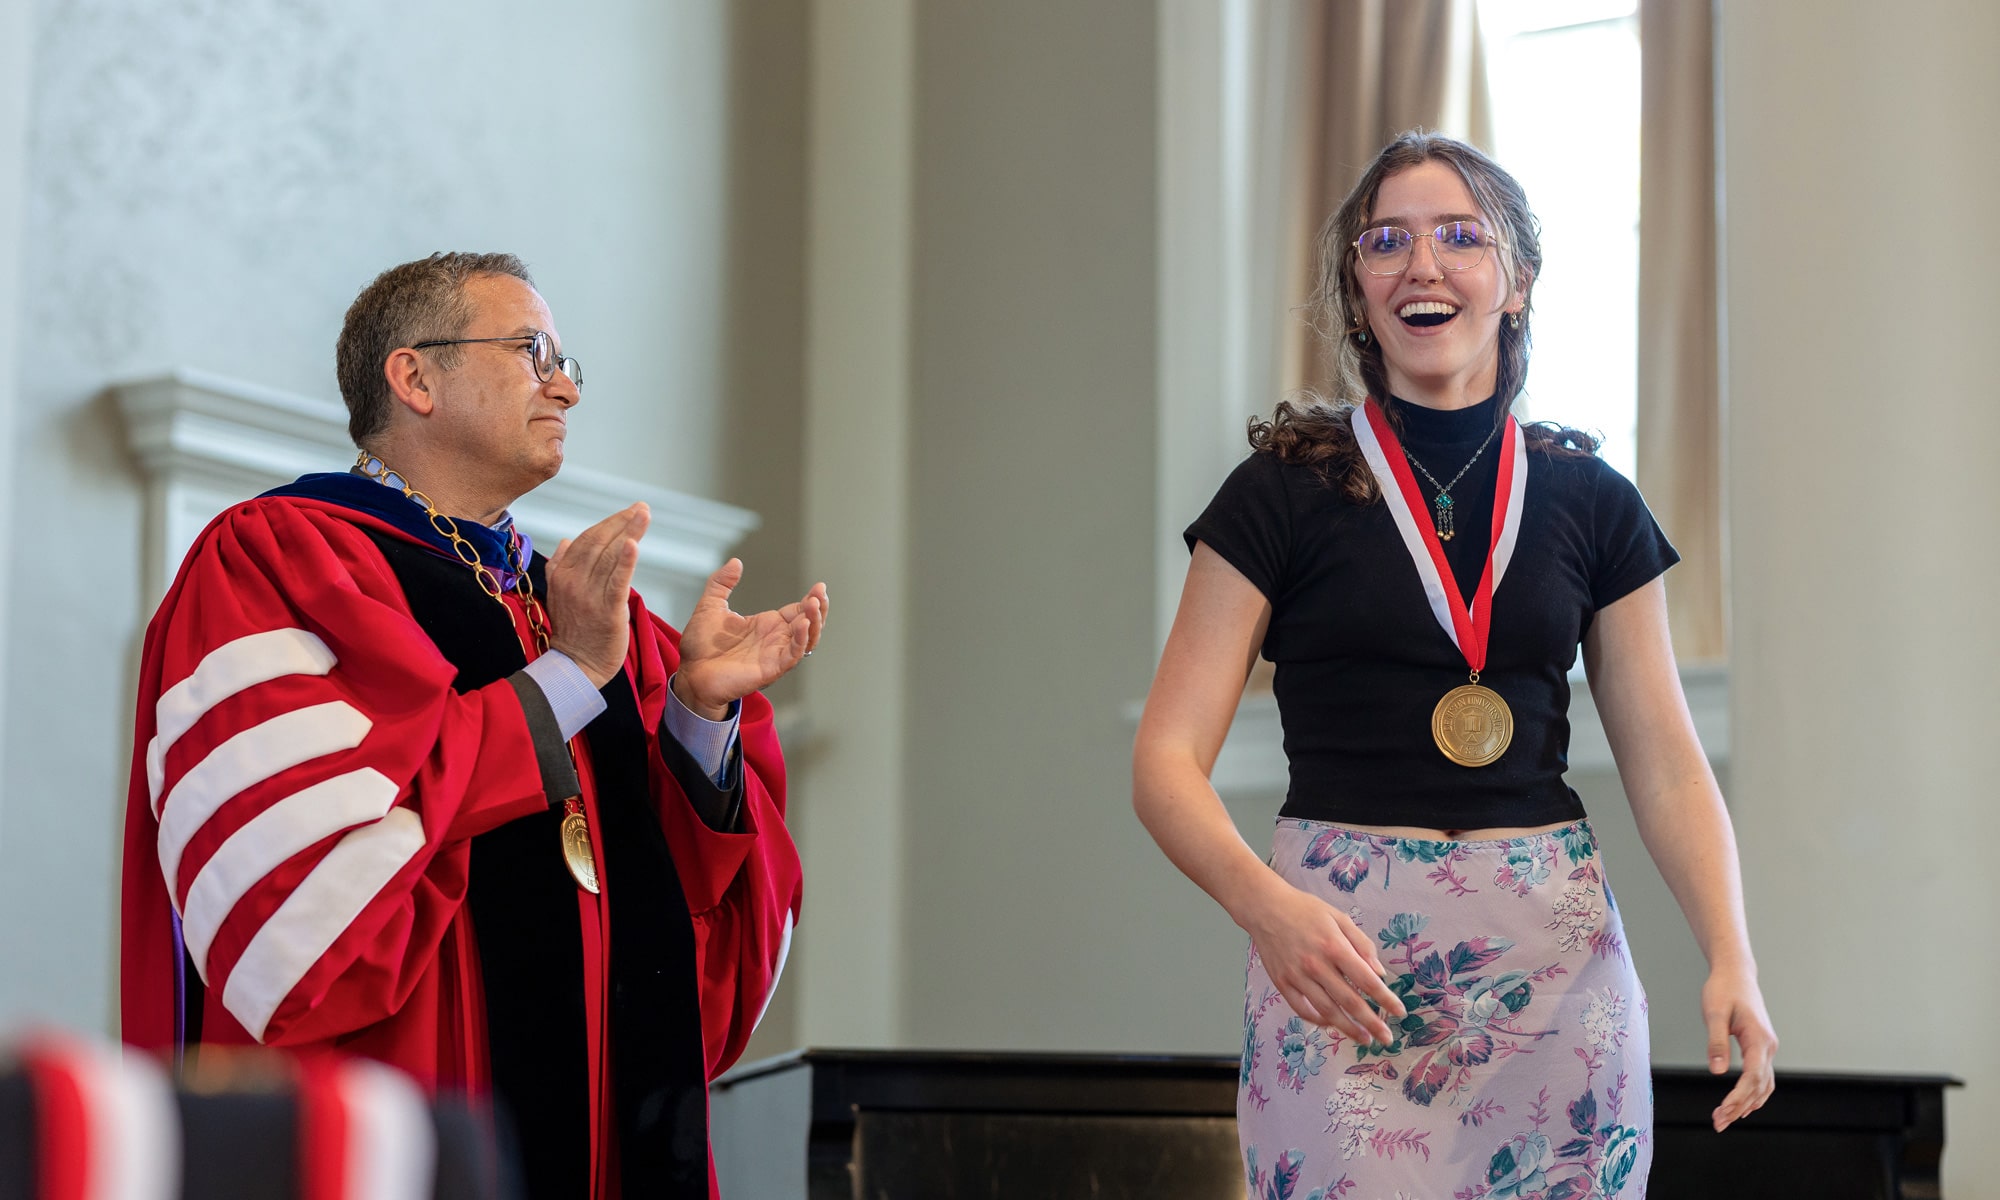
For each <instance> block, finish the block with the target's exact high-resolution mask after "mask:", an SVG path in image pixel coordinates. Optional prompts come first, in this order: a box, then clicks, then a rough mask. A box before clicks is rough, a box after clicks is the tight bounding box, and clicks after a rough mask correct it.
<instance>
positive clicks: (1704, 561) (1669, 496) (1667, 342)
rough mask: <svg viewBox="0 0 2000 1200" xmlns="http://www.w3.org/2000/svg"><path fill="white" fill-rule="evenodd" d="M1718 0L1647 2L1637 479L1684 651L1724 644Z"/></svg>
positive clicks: (1697, 658) (1706, 657)
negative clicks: (1662, 533) (1660, 538)
mask: <svg viewBox="0 0 2000 1200" xmlns="http://www.w3.org/2000/svg"><path fill="white" fill-rule="evenodd" d="M1712 22H1713V12H1712V8H1711V3H1710V0H1641V3H1640V5H1639V40H1640V62H1641V71H1642V82H1641V85H1640V89H1641V107H1640V111H1641V118H1640V125H1641V133H1640V138H1641V146H1640V185H1639V212H1640V217H1639V220H1640V229H1641V237H1640V239H1639V246H1640V248H1639V435H1638V436H1639V446H1638V450H1639V479H1638V483H1639V487H1640V490H1642V491H1643V492H1645V493H1646V499H1647V501H1648V502H1649V503H1650V504H1651V505H1652V506H1653V512H1654V514H1655V515H1656V516H1657V517H1658V518H1659V520H1660V524H1661V525H1662V526H1663V527H1664V528H1665V529H1666V531H1667V536H1668V537H1670V538H1672V539H1673V542H1674V546H1675V547H1676V548H1677V549H1679V550H1680V552H1681V558H1682V562H1681V565H1680V566H1679V567H1677V568H1675V569H1674V570H1672V571H1669V572H1668V573H1667V611H1668V617H1669V620H1670V621H1671V622H1672V625H1673V634H1674V652H1675V653H1676V654H1677V655H1678V656H1679V657H1680V659H1681V661H1682V662H1684V663H1686V662H1704V661H1716V660H1719V659H1721V658H1722V657H1723V656H1724V655H1725V654H1726V653H1727V650H1728V627H1727V625H1726V623H1725V622H1726V612H1725V609H1724V604H1723V596H1724V579H1723V574H1722V563H1723V524H1722V407H1721V399H1720V375H1719V372H1718V367H1717V354H1716V343H1717V338H1718V325H1717V317H1716V266H1715V263H1716V245H1715V82H1714V55H1713V52H1712V43H1711V27H1712Z"/></svg>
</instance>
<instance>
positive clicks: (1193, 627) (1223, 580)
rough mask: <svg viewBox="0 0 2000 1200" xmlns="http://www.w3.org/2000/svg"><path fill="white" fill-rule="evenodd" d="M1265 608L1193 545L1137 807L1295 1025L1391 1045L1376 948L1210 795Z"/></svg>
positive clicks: (1152, 695)
mask: <svg viewBox="0 0 2000 1200" xmlns="http://www.w3.org/2000/svg"><path fill="white" fill-rule="evenodd" d="M1270 619H1271V606H1270V603H1269V602H1268V601H1267V600H1265V598H1264V596H1263V594H1262V593H1261V592H1259V591H1258V590H1257V588H1256V587H1255V585H1253V584H1252V583H1251V582H1250V581H1249V580H1247V579H1245V578H1244V577H1243V575H1242V574H1241V573H1240V572H1239V571H1237V570H1236V568H1234V567H1232V566H1230V565H1229V563H1228V562H1227V561H1226V560H1224V559H1223V558H1222V556H1221V555H1219V554H1217V553H1216V552H1215V551H1214V550H1211V549H1210V548H1209V547H1208V546H1207V545H1206V544H1202V543H1197V544H1196V546H1195V550H1194V558H1193V560H1192V561H1191V562H1190V563H1189V565H1188V578H1187V585H1186V587H1185V588H1184V590H1183V591H1182V593H1181V604H1180V609H1179V611H1178V612H1177V613H1176V614H1175V616H1174V626H1173V631H1172V632H1171V633H1170V634H1169V635H1168V637H1167V645H1166V649H1165V650H1164V652H1162V654H1161V656H1160V667H1159V670H1158V672H1156V673H1155V674H1154V676H1153V686H1152V690H1151V691H1150V692H1149V693H1148V694H1147V697H1146V711H1145V715H1144V716H1143V717H1142V718H1141V719H1140V721H1139V734H1138V738H1137V740H1136V741H1135V743H1134V744H1133V747H1132V807H1133V809H1134V810H1135V811H1136V812H1137V813H1138V814H1139V820H1140V821H1141V822H1143V823H1144V824H1145V826H1146V829H1147V831H1148V832H1149V833H1151V834H1152V835H1153V840H1154V841H1156V842H1158V843H1159V845H1160V848H1161V849H1162V850H1164V851H1165V852H1166V854H1167V857H1168V858H1169V859H1171V860H1173V863H1174V865H1175V866H1177V867H1179V868H1180V869H1181V872H1182V873H1183V874H1185V875H1186V876H1187V877H1188V878H1189V879H1192V880H1193V881H1194V882H1195V883H1196V884H1197V885H1198V886H1199V887H1200V888H1201V889H1202V890H1203V891H1205V892H1207V893H1208V894H1209V896H1211V897H1212V898H1213V899H1214V900H1215V902H1216V903H1217V904H1220V905H1221V906H1222V907H1223V909H1224V910H1225V911H1226V912H1228V913H1229V915H1230V918H1231V919H1232V920H1234V921H1235V922H1236V923H1237V924H1238V925H1240V926H1242V927H1243V929H1244V931H1245V932H1247V933H1248V934H1249V935H1250V939H1251V941H1252V943H1253V944H1254V945H1255V946H1256V947H1257V952H1258V954H1259V955H1261V956H1262V958H1263V961H1264V967H1265V970H1266V971H1267V972H1268V973H1269V974H1270V976H1271V982H1272V983H1273V984H1274V985H1275V986H1276V987H1277V988H1278V991H1279V993H1280V994H1281V995H1283V996H1284V998H1285V1001H1286V1002H1287V1003H1288V1004H1290V1005H1291V1006H1292V1009H1293V1010H1294V1011H1295V1012H1297V1013H1298V1014H1299V1015H1300V1016H1302V1017H1304V1018H1306V1019H1307V1020H1308V1021H1311V1022H1313V1023H1314V1024H1317V1025H1324V1026H1328V1027H1330V1028H1333V1029H1335V1030H1338V1031H1339V1032H1340V1033H1341V1034H1343V1035H1344V1036H1347V1037H1350V1038H1353V1039H1355V1040H1357V1041H1360V1042H1367V1041H1371V1040H1374V1041H1380V1042H1384V1043H1386V1042H1389V1041H1392V1040H1393V1037H1392V1034H1391V1031H1390V1029H1389V1027H1388V1025H1387V1024H1386V1023H1384V1021H1383V1020H1382V1018H1381V1016H1380V1015H1378V1014H1376V1013H1375V1012H1373V1011H1372V1010H1370V1009H1369V1007H1368V1005H1367V1003H1366V1002H1365V1000H1364V999H1363V997H1364V995H1365V996H1367V997H1372V998H1373V999H1374V1000H1375V1001H1376V1003H1378V1004H1380V1005H1382V1007H1383V1008H1384V1009H1386V1010H1388V1012H1389V1014H1390V1015H1391V1016H1392V1017H1395V1018H1400V1017H1402V1016H1404V1015H1405V1013H1404V1009H1403V1006H1402V1004H1401V1002H1400V1001H1398V1000H1397V998H1396V996H1395V993H1393V992H1391V991H1390V990H1389V988H1388V987H1387V985H1386V984H1384V983H1383V982H1382V980H1383V977H1384V976H1386V974H1387V972H1386V971H1385V970H1384V968H1383V966H1382V961H1381V958H1380V957H1379V956H1378V955H1377V954H1376V952H1375V948H1374V943H1373V942H1372V941H1371V940H1370V939H1369V937H1368V936H1367V935H1366V934H1365V933H1363V932H1362V931H1361V930H1360V929H1358V928H1357V927H1356V926H1355V925H1354V922H1353V921H1352V920H1350V919H1349V918H1348V917H1347V915H1346V914H1345V913H1342V912H1340V911H1339V910H1337V909H1335V908H1333V907H1332V906H1331V905H1329V904H1326V903H1325V902H1323V901H1321V900H1319V899H1318V898H1316V897H1314V896H1310V895H1308V894H1306V893H1305V892H1302V891H1300V890H1299V889H1297V888H1294V887H1292V886H1291V885H1290V884H1288V883H1286V882H1285V881H1284V880H1282V879H1280V878H1279V877H1278V875H1277V873H1276V872H1274V871H1272V870H1271V869H1270V868H1269V867H1268V866H1266V865H1265V864H1264V862H1263V860H1262V859H1260V858H1259V857H1258V856H1257V854H1256V852H1255V851H1253V850H1252V849H1251V848H1250V846H1249V845H1248V844H1247V843H1246V842H1244V840H1243V837H1242V835H1241V834H1239V833H1238V832H1237V830H1236V824H1235V822H1234V821H1232V820H1231V819H1230V817H1229V812H1228V810H1227V809H1225V808H1224V807H1223V804H1222V800H1221V798H1220V797H1218V796H1217V795H1216V794H1215V788H1214V787H1213V786H1212V785H1211V784H1210V783H1209V778H1208V776H1209V772H1210V771H1211V770H1212V769H1213V768H1214V766H1215V757H1216V755H1217V754H1219V753H1220V752H1221V750H1222V742H1223V739H1224V738H1225V737H1226V736H1228V733H1229V724H1230V721H1231V720H1232V719H1233V718H1234V717H1235V715H1236V704H1237V700H1238V698H1239V697H1240V696H1241V695H1242V693H1243V681H1244V679H1245V678H1246V677H1247V676H1248V675H1249V672H1250V666H1251V664H1252V663H1253V662H1254V661H1255V659H1256V656H1257V647H1258V646H1259V645H1261V644H1262V642H1263V640H1264V629H1265V626H1266V625H1268V624H1269V622H1270Z"/></svg>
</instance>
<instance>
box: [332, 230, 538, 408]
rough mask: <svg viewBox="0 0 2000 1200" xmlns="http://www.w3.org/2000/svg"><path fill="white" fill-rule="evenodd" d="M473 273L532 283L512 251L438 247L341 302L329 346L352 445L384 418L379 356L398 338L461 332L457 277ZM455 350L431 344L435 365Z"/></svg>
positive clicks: (396, 345) (387, 397) (406, 340)
mask: <svg viewBox="0 0 2000 1200" xmlns="http://www.w3.org/2000/svg"><path fill="white" fill-rule="evenodd" d="M476 275H512V276H513V277H514V278H516V279H518V280H520V281H521V282H523V283H525V284H527V285H528V286H529V287H533V286H535V281H534V280H533V279H532V278H530V277H529V275H528V267H527V264H525V263H523V262H522V261H521V260H520V259H519V258H516V257H515V256H514V255H512V254H465V253H457V252H453V253H438V254H433V255H431V256H430V257H429V258H420V259H418V260H417V261H415V262H406V263H404V264H402V265H401V266H396V267H390V268H389V269H388V270H386V271H384V272H382V273H381V274H380V275H377V276H376V277H375V281H374V282H373V283H371V284H369V285H368V286H367V287H365V288H362V289H361V294H360V295H359V296H356V297H355V298H354V303H353V304H350V305H349V306H348V308H347V319H346V321H344V322H343V323H342V324H341V327H340V341H339V343H338V344H336V346H335V347H334V371H335V373H336V375H337V376H338V377H339V379H340V398H341V399H342V400H344V401H346V402H347V435H348V436H349V437H351V438H353V439H354V444H355V445H357V446H361V445H365V444H366V443H367V441H368V439H369V438H372V437H374V436H376V435H377V434H379V433H381V432H382V431H383V430H384V429H386V428H388V426H389V406H390V405H391V404H393V403H395V397H394V396H393V395H392V394H391V393H390V391H389V381H388V380H387V379H386V378H384V377H383V374H382V364H383V363H384V362H387V361H388V359H389V355H391V354H393V353H394V352H396V351H397V350H400V349H402V348H403V347H405V346H411V345H414V344H416V343H417V342H428V341H432V340H434V339H439V338H455V337H459V336H461V335H463V334H464V333H465V327H466V325H467V324H469V323H470V322H471V320H472V304H471V302H470V301H468V300H467V299H466V297H465V284H466V281H467V280H469V279H471V278H473V277H474V276H476ZM463 351H464V347H462V346H439V347H438V348H437V349H436V351H435V353H436V354H437V363H438V366H440V367H443V368H444V369H446V370H450V369H451V368H453V367H456V366H457V365H458V363H459V356H460V354H461V353H463Z"/></svg>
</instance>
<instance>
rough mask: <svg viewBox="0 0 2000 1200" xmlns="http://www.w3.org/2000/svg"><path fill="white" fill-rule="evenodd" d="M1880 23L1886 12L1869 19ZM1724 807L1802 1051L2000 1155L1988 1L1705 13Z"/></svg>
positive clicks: (1995, 106)
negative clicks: (1723, 524) (1898, 1088)
mask: <svg viewBox="0 0 2000 1200" xmlns="http://www.w3.org/2000/svg"><path fill="white" fill-rule="evenodd" d="M1885 20H1887V21H1888V23H1887V24H1886V25H1885V23H1884V22H1885ZM1721 35H1722V36H1721V48H1722V66H1723V87H1724V94H1723V105H1722V111H1723V124H1722V138H1723V149H1724V166H1725V184H1724V187H1725V192H1724V201H1725V205H1726V226H1725V230H1724V233H1725V243H1724V266H1725V269H1726V274H1727V303H1728V325H1727V330H1728V344H1727V357H1726V361H1727V368H1726V370H1727V383H1728V404H1729V438H1730V468H1729V476H1728V478H1729V487H1730V515H1731V535H1732V542H1731V555H1730V569H1731V573H1732V586H1731V601H1732V606H1733V615H1734V635H1733V645H1732V650H1731V653H1732V658H1733V663H1734V674H1735V728H1734V732H1733V743H1734V746H1735V770H1736V787H1735V799H1736V806H1737V807H1736V812H1737V820H1738V824H1739V828H1740V829H1741V831H1742V838H1743V843H1744V865H1745V876H1746V879H1745V882H1746V887H1747V891H1748V900H1749V905H1750V914H1751V920H1752V922H1753V925H1754V926H1755V929H1756V933H1757V942H1758V950H1759V957H1760V966H1761V968H1762V973H1763V977H1764V982H1765V994H1766V996H1767V997H1768V998H1769V1000H1770V1003H1771V1009H1772V1016H1773V1018H1774V1019H1775V1021H1776V1024H1777V1028H1778V1031H1779V1035H1780V1037H1781V1038H1782V1039H1783V1040H1784V1046H1783V1049H1782V1051H1781V1062H1782V1063H1783V1064H1784V1065H1787V1066H1793V1067H1842V1068H1866V1069H1870V1070H1911V1071H1919V1070H1921V1071H1941V1072H1949V1073H1952V1074H1956V1075H1959V1076H1962V1077H1964V1078H1965V1079H1966V1080H1967V1082H1968V1084H1969V1086H1968V1087H1967V1088H1966V1089H1965V1090H1964V1091H1962V1092H1958V1093H1955V1094H1953V1095H1952V1096H1951V1097H1950V1098H1949V1099H1948V1101H1947V1104H1946V1109H1947V1115H1948V1118H1949V1122H1950V1129H1949V1134H1948V1141H1947V1148H1946V1154H1945V1192H1946V1194H1948V1195H1956V1196H1970V1195H1982V1194H1988V1193H1989V1192H1990V1190H1991V1187H1992V1183H1991V1181H1992V1180H1993V1179H1994V1178H1995V1176H1996V1174H2000V1142H1996V1140H1995V1139H1994V1138H1993V1137H1992V1136H1991V1130H1992V1128H1993V1126H1994V1124H1995V1122H1996V1121H2000V1099H1996V1094H2000V1032H1996V1030H1995V1027H1994V1024H1993V1022H1992V1021H1990V1020H1988V1019H1987V1018H1986V1012H1985V1004H1986V997H1988V996H1991V995H1992V994H1993V993H1994V992H1995V990H1996V988H2000V956H1996V955H1995V954H1994V953H1993V937H1994V930H1995V917H1996V916H1997V915H2000V883H1996V875H1995V872H1994V870H1993V864H1992V859H1991V852H1990V851H1991V847H1992V846H1993V845H1994V844H1995V841H1996V838H2000V808H1996V805H1995V799H1996V796H1997V795H2000V789H1996V787H1995V785H1994V775H1993V762H1994V758H1993V749H1992V748H1993V745H1994V737H1993V731H1992V719H1991V714H1992V711H1993V703H1992V695H1993V687H1994V684H1993V680H1994V674H1995V668H1996V667H2000V638H1996V635H1995V633H1994V629H1995V625H1994V620H1993V616H1992V607H1993V605H1992V596H1993V594H1994V592H1995V590H1996V589H2000V543H1996V542H1995V541H1994V538H1993V536H1992V528H1991V526H1992V522H1993V518H1994V516H1995V514H1996V513H2000V473H1996V472H1995V470H1994V468H1993V451H1994V447H1995V446H1996V445H2000V408H1996V407H1995V404H1994V380H1993V366H1992V363H1993V358H1992V335H1991V333H1990V331H1989V330H1988V329H1987V326H1988V324H1989V317H1988V314H1989V313H1990V311H1991V309H1992V299H1993V297H1992V286H1991V272H1990V270H1989V268H1988V267H1987V264H1986V246H1985V245H1984V240H1985V239H1983V238H1982V237H1981V236H1979V234H1978V232H1977V230H1978V228H1979V226H1980V223H1981V222H1982V220H1983V214H1984V212H1985V210H1986V208H1987V207H1988V206H1989V205H1990V204H1991V203H1992V202H1993V199H1994V197H1995V196H1996V195H2000V160H1996V158H1995V156H1994V154H1993V152H1992V132H1993V130H1994V128H1995V127H1996V125H2000V74H1996V73H1995V71H1994V70H1993V65H1992V55H1993V51H1994V48H1995V47H1996V46H2000V8H1996V7H1995V6H1993V5H1991V4H1985V3H1974V2H1972V0H1964V2H1956V3H1955V2H1950V0H1920V2H1917V3H1909V4H1902V5H1898V6H1897V7H1896V9H1895V11H1894V14H1893V17H1892V18H1891V17H1888V16H1887V15H1886V14H1885V13H1884V11H1883V10H1882V9H1880V8H1879V7H1877V6H1875V5H1866V4H1858V3H1843V4H1818V3H1808V2H1807V0H1792V2H1789V3H1766V2H1763V0H1759V2H1757V3H1749V2H1733V3H1728V4H1726V5H1725V6H1724V8H1723V19H1722V23H1721Z"/></svg>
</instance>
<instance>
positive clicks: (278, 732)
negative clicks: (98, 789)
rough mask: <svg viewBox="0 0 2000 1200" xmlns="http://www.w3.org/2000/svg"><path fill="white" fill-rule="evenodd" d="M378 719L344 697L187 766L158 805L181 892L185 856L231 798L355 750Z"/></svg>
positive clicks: (164, 867) (258, 729)
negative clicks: (306, 765)
mask: <svg viewBox="0 0 2000 1200" xmlns="http://www.w3.org/2000/svg"><path fill="white" fill-rule="evenodd" d="M373 727H374V722H372V721H370V720H369V719H368V718H367V717H364V716H362V715H361V712H360V710H359V709H356V708H355V707H354V706H353V705H351V704H348V703H347V702H346V701H344V700H332V701H328V702H327V703H325V704H314V705H310V706H308V707H306V708H299V709H294V710H292V711H291V712H288V713H281V714H280V715H278V716H275V717H272V718H271V719H270V720H268V721H264V722H262V723H260V724H257V725H252V726H251V727H250V728H248V729H246V730H244V731H243V732H242V733H239V734H237V735H236V736H235V737H232V738H230V739H229V740H228V741H226V742H224V743H222V744H221V745H220V746H217V747H216V748H215V749H213V750H211V751H209V752H208V757H207V758H204V759H202V760H201V761H200V762H198V763H196V764H195V765H194V766H193V767H191V768H189V769H188V773H187V774H185V775H183V776H181V778H180V782H178V783H176V784H175V785H174V788H173V791H171V792H169V793H168V794H167V798H166V801H165V802H164V803H163V804H162V805H161V806H160V871H161V873H162V874H163V875H165V877H166V880H167V895H168V896H169V897H170V898H171V897H174V896H178V895H180V870H181V854H182V853H183V852H185V851H186V850H187V844H188V841H189V840H190V839H191V838H193V837H194V835H195V833H196V831H197V830H199V829H200V828H201V827H202V826H203V825H204V824H206V823H207V821H208V819H209V818H210V817H212V816H214V815H215V810H216V809H218V808H221V807H222V805H223V804H224V802H226V801H227V800H228V799H229V798H230V797H232V796H234V795H236V794H237V793H238V792H241V791H242V790H243V789H244V788H247V787H249V786H251V785H252V784H257V783H262V782H263V781H264V780H266V779H269V778H270V777H271V776H273V775H276V774H277V773H278V772H280V771H283V770H285V769H286V768H288V767H296V766H298V765H299V764H300V763H302V762H308V761H310V760H312V759H315V758H318V757H320V756H321V755H323V754H332V753H334V752H336V751H340V750H352V749H354V748H355V747H356V746H359V745H360V744H361V739H362V738H365V737H367V736H368V731H369V730H370V729H372V728H373Z"/></svg>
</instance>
